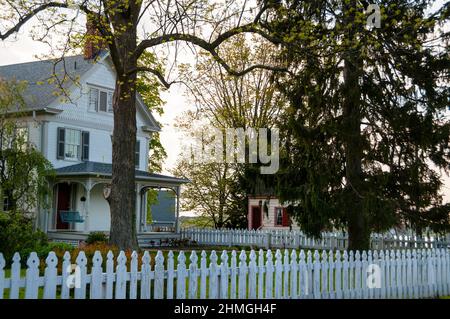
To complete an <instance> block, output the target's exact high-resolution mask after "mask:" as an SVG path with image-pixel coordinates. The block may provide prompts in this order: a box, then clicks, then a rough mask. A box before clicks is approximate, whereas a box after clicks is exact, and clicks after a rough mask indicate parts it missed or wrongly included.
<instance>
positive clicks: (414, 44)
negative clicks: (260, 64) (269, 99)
mask: <svg viewBox="0 0 450 319" xmlns="http://www.w3.org/2000/svg"><path fill="white" fill-rule="evenodd" d="M379 4H380V7H381V8H382V9H383V11H382V21H381V28H380V29H373V30H368V29H367V28H366V18H367V17H366V16H365V14H364V13H363V12H364V7H363V6H362V5H361V4H360V3H359V2H357V1H352V0H350V1H334V2H317V1H301V2H297V1H288V2H286V6H281V7H280V9H279V10H278V11H277V14H278V16H277V19H276V20H275V21H274V22H273V23H272V24H271V28H272V32H273V33H274V34H276V35H277V36H278V37H280V38H283V39H284V41H283V42H284V43H283V48H284V52H283V57H282V58H283V59H286V60H287V61H290V63H291V69H292V70H294V75H292V76H289V77H284V78H282V79H280V81H279V82H278V88H279V89H280V91H282V92H283V93H284V94H285V95H286V96H287V97H288V98H289V100H290V107H289V108H288V110H287V112H286V113H285V114H284V116H283V119H282V123H283V125H282V126H281V129H282V134H283V140H282V145H283V150H282V154H281V155H282V161H281V170H280V173H279V175H278V179H277V186H278V192H279V196H280V197H281V199H282V200H284V201H285V202H288V203H291V205H290V207H289V213H290V214H291V215H292V216H294V217H295V219H296V220H297V221H298V223H299V224H300V226H301V227H302V228H303V230H305V231H306V232H307V233H309V234H311V235H316V236H318V235H320V231H321V230H324V229H326V228H331V227H338V228H340V227H344V228H348V230H349V233H350V235H351V237H352V236H353V235H356V236H360V237H359V238H358V241H359V247H360V248H367V247H365V245H366V243H367V241H366V240H365V239H366V238H368V234H370V232H371V231H384V230H387V229H388V228H391V227H395V226H398V225H407V226H411V227H413V228H414V229H416V230H417V231H419V232H420V231H421V230H422V229H424V228H425V227H431V228H432V229H434V230H435V231H444V230H445V229H448V227H449V214H448V212H449V210H450V204H448V203H443V201H442V196H441V186H442V180H441V177H440V174H439V170H440V169H442V170H447V171H448V168H449V167H450V166H449V165H450V146H449V145H450V143H449V142H450V123H449V122H448V120H445V117H444V112H445V111H446V109H447V108H448V105H449V100H450V89H449V85H448V83H449V82H448V81H449V69H450V58H449V55H448V51H446V50H445V43H446V41H447V40H448V38H449V34H448V33H444V32H443V31H442V29H440V27H439V25H441V23H442V22H447V23H448V14H447V16H445V15H441V14H439V12H438V13H437V14H436V15H434V16H430V15H429V14H427V13H426V12H427V8H428V6H429V4H430V2H429V1H414V2H411V1H406V0H396V1H381V2H379ZM288 6H289V10H287V7H288ZM442 12H445V10H443V11H442ZM447 13H448V10H447ZM332 15H333V18H335V19H332ZM431 39H434V41H432V40H431ZM293 203H295V204H293ZM353 247H355V246H353Z"/></svg>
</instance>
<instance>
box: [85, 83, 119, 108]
mask: <svg viewBox="0 0 450 319" xmlns="http://www.w3.org/2000/svg"><path fill="white" fill-rule="evenodd" d="M112 99H113V92H112V91H111V90H107V89H99V88H94V87H91V88H90V89H89V110H91V111H95V112H108V113H112V111H113V108H112Z"/></svg>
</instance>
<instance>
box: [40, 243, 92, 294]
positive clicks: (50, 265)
mask: <svg viewBox="0 0 450 319" xmlns="http://www.w3.org/2000/svg"><path fill="white" fill-rule="evenodd" d="M45 263H46V265H47V267H45V270H44V299H55V298H56V286H57V283H56V279H57V276H58V269H57V268H56V267H57V265H58V258H57V257H56V254H55V253H54V252H53V251H51V252H50V253H49V254H48V257H47V259H45ZM97 276H98V275H97Z"/></svg>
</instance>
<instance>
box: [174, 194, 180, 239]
mask: <svg viewBox="0 0 450 319" xmlns="http://www.w3.org/2000/svg"><path fill="white" fill-rule="evenodd" d="M175 190H176V195H177V215H176V217H175V232H176V233H177V234H179V233H180V223H179V217H180V186H177V187H176V188H175Z"/></svg>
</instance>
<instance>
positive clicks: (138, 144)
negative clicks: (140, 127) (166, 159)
mask: <svg viewBox="0 0 450 319" xmlns="http://www.w3.org/2000/svg"><path fill="white" fill-rule="evenodd" d="M140 148H141V141H139V140H137V141H136V149H135V165H136V167H139V157H140Z"/></svg>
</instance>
